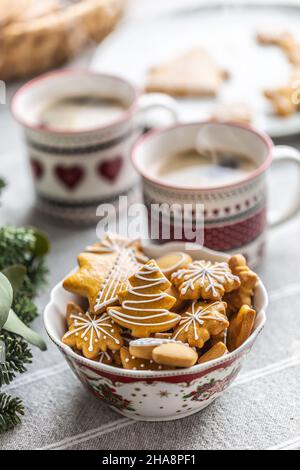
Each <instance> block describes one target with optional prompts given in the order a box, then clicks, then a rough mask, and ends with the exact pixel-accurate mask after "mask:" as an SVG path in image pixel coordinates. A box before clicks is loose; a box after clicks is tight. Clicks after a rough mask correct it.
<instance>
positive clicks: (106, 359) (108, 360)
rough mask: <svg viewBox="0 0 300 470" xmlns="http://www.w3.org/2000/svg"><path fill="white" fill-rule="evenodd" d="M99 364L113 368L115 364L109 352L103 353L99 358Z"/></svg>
mask: <svg viewBox="0 0 300 470" xmlns="http://www.w3.org/2000/svg"><path fill="white" fill-rule="evenodd" d="M98 362H100V363H101V364H107V365H109V366H111V365H112V363H113V356H112V354H110V353H109V352H108V351H101V353H100V354H99V357H98Z"/></svg>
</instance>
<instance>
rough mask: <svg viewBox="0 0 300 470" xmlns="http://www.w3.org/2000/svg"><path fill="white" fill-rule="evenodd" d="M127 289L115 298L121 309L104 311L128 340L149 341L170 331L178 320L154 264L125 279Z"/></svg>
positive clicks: (167, 284) (167, 282)
mask: <svg viewBox="0 0 300 470" xmlns="http://www.w3.org/2000/svg"><path fill="white" fill-rule="evenodd" d="M129 283H130V287H129V288H128V289H127V290H125V291H123V292H121V293H120V294H119V296H118V298H119V302H120V304H121V307H110V308H108V310H107V311H108V314H109V315H110V317H111V318H112V319H113V320H115V321H116V322H117V323H118V324H119V325H121V326H122V327H124V328H128V329H130V330H131V332H132V336H135V337H137V338H146V337H149V336H150V334H151V333H156V332H159V333H160V332H163V331H167V330H169V329H171V328H173V327H174V326H175V325H176V324H177V323H178V322H179V320H180V316H179V315H177V314H175V313H171V312H170V309H171V308H172V307H173V305H174V304H175V301H176V299H174V297H172V296H170V295H169V294H167V293H166V292H165V291H166V290H167V289H168V288H169V287H170V285H171V283H170V282H169V281H168V279H167V278H166V277H165V276H164V275H163V273H162V272H161V270H160V269H159V267H158V266H157V264H156V262H155V261H154V260H150V261H148V263H147V264H145V265H144V266H143V267H142V268H141V269H139V270H138V271H137V272H136V273H135V274H134V275H133V276H131V277H130V278H129Z"/></svg>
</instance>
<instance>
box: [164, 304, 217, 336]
mask: <svg viewBox="0 0 300 470" xmlns="http://www.w3.org/2000/svg"><path fill="white" fill-rule="evenodd" d="M197 302H198V301H197V300H195V301H194V302H193V303H192V306H191V310H192V311H191V312H185V314H184V317H183V318H182V319H181V320H180V322H179V329H178V331H177V332H176V333H175V335H174V336H173V338H174V339H176V338H177V337H178V336H179V335H180V333H181V332H182V331H185V332H187V331H188V330H189V328H190V326H191V325H193V328H194V338H195V340H198V339H199V337H198V334H197V329H196V325H197V324H198V325H199V326H200V327H202V326H203V325H204V322H205V320H215V321H221V322H224V320H225V317H224V315H222V314H221V313H219V312H217V311H216V310H215V312H211V309H212V307H214V306H215V305H218V304H219V302H214V303H213V304H210V305H206V306H203V305H199V306H198V307H197V309H195V306H196V304H197ZM181 325H182V326H181ZM180 326H181V328H180Z"/></svg>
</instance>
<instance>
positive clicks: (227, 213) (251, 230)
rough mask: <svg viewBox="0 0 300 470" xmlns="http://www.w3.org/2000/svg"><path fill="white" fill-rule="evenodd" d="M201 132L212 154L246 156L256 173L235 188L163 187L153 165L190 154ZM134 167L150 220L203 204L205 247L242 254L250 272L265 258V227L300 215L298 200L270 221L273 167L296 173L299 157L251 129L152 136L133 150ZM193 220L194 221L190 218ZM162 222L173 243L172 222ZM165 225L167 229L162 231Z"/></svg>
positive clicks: (191, 127) (223, 126) (212, 127)
mask: <svg viewBox="0 0 300 470" xmlns="http://www.w3.org/2000/svg"><path fill="white" fill-rule="evenodd" d="M204 129H205V131H207V132H206V136H208V138H209V139H210V141H209V145H210V146H211V148H214V149H216V150H226V151H228V152H229V153H230V152H232V153H234V154H237V155H239V154H242V155H245V156H247V157H249V158H251V159H252V160H253V162H254V163H255V170H254V171H251V172H249V174H248V175H247V177H245V178H242V179H241V180H240V181H239V180H238V181H237V182H235V183H234V184H228V185H224V186H216V187H200V186H199V187H194V188H193V187H189V186H186V187H184V186H181V187H180V186H177V185H173V184H171V183H169V182H167V183H166V182H164V181H162V179H161V178H160V177H159V176H157V174H156V173H155V171H153V168H155V167H156V164H157V162H159V161H162V159H164V157H165V156H166V154H168V155H170V154H171V155H172V153H177V152H181V151H186V150H188V149H191V148H194V147H195V143H196V141H197V139H198V138H199V135H200V134H199V133H200V131H201V132H202V131H203V130H204ZM132 161H133V165H134V167H135V168H136V170H137V171H138V173H140V175H141V176H142V180H143V193H144V200H145V204H146V206H147V209H148V213H149V214H150V208H151V216H152V218H154V216H155V214H154V213H153V212H152V209H153V207H155V205H157V206H158V207H159V206H160V205H161V204H167V205H169V206H171V205H174V204H175V205H177V206H178V207H179V208H180V207H183V205H184V204H192V205H196V204H202V205H203V207H204V246H206V247H208V248H210V249H213V250H217V251H223V252H227V253H230V254H233V253H236V252H242V253H243V254H244V255H245V256H246V257H247V259H248V261H249V263H250V264H251V265H252V266H254V265H256V264H257V263H258V261H259V260H260V259H261V257H262V254H263V252H264V246H265V235H266V231H267V227H268V225H271V226H274V225H279V224H281V223H283V222H285V221H287V220H289V219H290V218H291V217H293V216H294V215H296V213H297V212H298V211H299V209H300V194H299V197H296V198H295V199H294V200H293V201H292V203H291V205H290V206H289V207H287V208H286V209H285V210H284V211H283V212H281V213H277V214H275V217H273V219H272V220H271V221H269V217H268V208H267V189H268V188H267V183H266V174H267V170H268V168H269V167H270V165H271V163H272V161H273V163H277V162H289V163H293V164H295V165H296V166H297V168H298V169H299V170H300V157H299V152H298V151H297V150H296V149H294V148H292V147H287V146H274V145H273V142H272V141H271V139H270V138H269V137H268V136H267V135H265V134H263V133H262V132H259V131H257V130H255V129H253V128H252V127H250V126H246V125H239V124H236V123H222V122H220V123H212V122H202V123H201V122H199V123H189V124H178V125H175V126H171V127H168V128H165V129H162V130H158V131H153V132H151V133H149V134H148V135H146V136H144V137H142V138H141V139H140V140H139V141H138V142H137V143H136V144H135V145H134V147H133V151H132ZM153 214H154V215H153ZM191 217H192V219H193V215H191ZM166 220H167V222H164V221H162V220H161V219H159V225H160V227H159V232H160V234H161V233H162V232H163V231H164V233H168V231H169V233H170V239H171V240H174V239H175V237H174V233H176V217H174V218H173V219H172V218H169V220H168V218H167V219H166ZM170 220H171V221H170ZM150 222H151V221H150ZM166 223H167V224H168V227H164V224H166ZM180 223H181V220H180ZM192 223H193V224H194V225H196V220H194V219H193V220H192ZM202 230H203V228H202ZM177 233H178V231H177ZM176 239H177V240H178V238H176ZM160 241H161V242H164V241H169V240H163V239H161V240H160ZM189 241H191V240H189Z"/></svg>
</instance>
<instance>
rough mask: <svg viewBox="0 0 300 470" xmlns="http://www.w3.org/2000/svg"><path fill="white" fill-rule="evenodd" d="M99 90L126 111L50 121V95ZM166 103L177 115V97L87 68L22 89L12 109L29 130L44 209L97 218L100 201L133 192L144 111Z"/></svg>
mask: <svg viewBox="0 0 300 470" xmlns="http://www.w3.org/2000/svg"><path fill="white" fill-rule="evenodd" d="M80 94H81V95H82V94H84V95H85V96H86V95H89V94H91V95H93V94H94V95H95V94H100V95H101V96H103V97H107V98H114V99H116V100H120V101H121V102H122V103H124V105H125V109H124V112H121V113H120V115H118V117H117V118H116V119H115V120H114V121H112V122H109V123H108V124H107V125H103V126H99V127H94V126H93V124H92V123H91V126H90V128H89V129H84V130H61V128H59V129H57V128H55V127H50V126H48V125H47V126H45V125H43V124H42V122H41V120H40V112H41V107H42V106H44V105H45V104H46V103H47V102H50V101H51V100H57V99H61V98H63V97H72V96H79V95H80ZM157 107H159V108H164V109H166V110H168V112H169V113H170V114H171V117H172V120H174V121H176V120H177V113H176V103H175V101H174V100H173V99H172V98H170V97H168V96H166V95H163V94H149V95H142V94H141V92H140V91H139V90H138V89H136V88H135V87H134V86H133V85H132V84H131V83H129V82H128V81H126V80H124V79H122V78H120V77H116V76H110V75H106V74H99V73H93V72H91V71H88V70H76V69H70V70H62V71H55V72H51V73H48V74H45V75H42V76H40V77H38V78H36V79H34V80H31V81H30V82H29V83H27V84H26V85H24V86H23V87H21V88H20V89H19V91H18V92H17V93H16V95H15V96H14V99H13V102H12V112H13V115H14V116H15V118H16V119H17V120H18V121H19V122H20V123H21V125H22V126H23V129H24V133H25V138H26V145H27V151H28V154H29V158H30V163H31V167H32V170H33V175H34V180H35V189H36V194H37V206H38V208H39V209H40V210H41V211H43V212H44V213H45V214H47V215H49V216H52V217H55V218H56V219H59V220H62V221H66V222H72V223H76V224H85V225H86V224H90V223H94V222H95V221H96V220H97V218H96V208H97V206H98V205H99V204H100V203H104V202H105V203H112V204H113V203H114V202H116V201H117V200H118V196H119V195H130V194H131V195H132V194H133V192H134V190H135V187H136V183H137V181H138V176H137V173H136V172H135V171H134V169H133V166H132V164H131V161H130V149H131V147H132V145H133V143H134V141H135V140H136V139H137V138H138V137H139V136H140V135H141V133H142V126H141V114H142V113H144V112H145V111H147V110H149V109H152V108H157Z"/></svg>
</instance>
